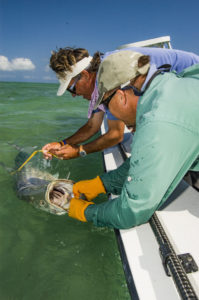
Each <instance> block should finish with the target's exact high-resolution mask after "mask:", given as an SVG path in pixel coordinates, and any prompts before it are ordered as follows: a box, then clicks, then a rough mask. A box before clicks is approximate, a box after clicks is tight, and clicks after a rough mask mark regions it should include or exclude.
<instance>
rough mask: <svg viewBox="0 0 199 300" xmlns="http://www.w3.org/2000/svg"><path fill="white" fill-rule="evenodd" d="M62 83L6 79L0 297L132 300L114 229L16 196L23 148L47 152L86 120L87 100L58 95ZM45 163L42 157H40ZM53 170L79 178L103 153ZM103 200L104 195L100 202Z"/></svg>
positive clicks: (99, 168)
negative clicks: (50, 210) (44, 148)
mask: <svg viewBox="0 0 199 300" xmlns="http://www.w3.org/2000/svg"><path fill="white" fill-rule="evenodd" d="M56 90H57V85H56V84H37V83H13V82H9V83H7V82H0V300H31V299H34V300H35V299H37V300H40V299H48V300H51V299H52V300H54V299H56V300H62V299H64V300H65V299H67V300H76V299H81V300H84V299H85V300H86V299H88V298H89V299H92V300H97V299H103V300H106V299H107V300H112V299H114V300H117V299H118V300H123V299H124V300H125V299H130V296H129V293H128V289H127V285H126V282H125V278H124V273H123V269H122V263H121V260H120V255H119V251H118V247H117V243H116V240H115V235H114V231H113V230H111V229H107V228H96V227H94V225H92V224H89V223H81V222H78V221H77V220H74V219H71V218H69V217H67V216H66V215H64V216H55V215H52V214H48V213H47V212H44V211H42V210H39V209H36V208H34V207H33V206H32V205H31V204H29V203H27V202H25V201H22V200H20V199H18V197H17V194H16V190H15V182H14V177H13V176H12V175H11V174H10V171H11V170H13V169H14V168H15V157H16V156H17V154H18V153H19V151H20V149H26V148H27V147H35V148H34V149H41V147H42V146H43V145H45V144H46V143H48V142H52V141H57V140H60V139H63V138H66V137H67V136H69V135H71V134H72V133H74V132H75V131H76V130H77V129H78V128H80V127H81V126H82V125H83V124H84V123H85V122H86V120H87V109H88V102H87V101H85V100H82V99H81V98H76V99H73V98H72V97H71V96H70V95H65V96H63V97H56ZM34 161H35V162H37V161H38V165H39V164H41V163H44V164H45V162H44V160H43V158H42V155H41V154H37V155H36V156H35V157H34ZM48 168H50V170H51V171H52V173H55V172H56V173H59V177H60V178H65V177H66V176H67V175H68V174H69V172H70V179H72V180H75V181H78V180H81V179H89V178H93V177H94V176H96V175H98V174H101V173H102V172H103V163H102V154H101V153H94V154H90V155H88V156H87V157H85V158H77V159H73V160H70V161H60V160H57V159H53V161H52V162H51V164H50V165H48ZM104 200H105V198H103V197H98V199H97V201H98V202H101V201H104Z"/></svg>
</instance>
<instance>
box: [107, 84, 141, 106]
mask: <svg viewBox="0 0 199 300" xmlns="http://www.w3.org/2000/svg"><path fill="white" fill-rule="evenodd" d="M130 89H132V90H133V92H134V94H135V96H142V95H143V92H141V91H139V90H138V89H137V88H136V87H135V86H133V85H127V86H125V87H123V88H119V89H117V90H116V91H114V92H113V93H112V94H111V95H110V96H109V97H108V98H106V99H105V100H104V101H103V102H102V104H103V105H105V107H106V108H108V106H109V103H110V101H111V100H112V98H113V97H114V95H115V94H116V92H117V91H118V90H122V91H126V90H130Z"/></svg>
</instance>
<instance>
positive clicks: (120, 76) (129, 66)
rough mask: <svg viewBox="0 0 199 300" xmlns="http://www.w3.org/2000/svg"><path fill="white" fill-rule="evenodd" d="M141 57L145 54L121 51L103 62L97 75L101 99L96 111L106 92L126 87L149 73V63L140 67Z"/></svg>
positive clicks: (98, 101)
mask: <svg viewBox="0 0 199 300" xmlns="http://www.w3.org/2000/svg"><path fill="white" fill-rule="evenodd" d="M141 56H143V54H141V53H138V52H135V51H131V50H120V51H118V52H114V53H112V54H110V55H109V56H107V57H106V58H105V59H104V60H103V61H102V63H101V64H100V67H99V71H98V74H97V82H98V90H99V98H98V100H97V103H96V105H95V109H96V108H97V107H98V106H99V104H100V103H101V102H102V100H103V97H104V95H105V93H106V92H108V91H111V90H113V89H114V88H117V87H121V88H122V87H125V86H126V85H128V84H129V83H130V80H132V79H133V78H135V77H136V76H138V75H144V74H146V73H147V72H148V70H149V67H150V64H149V63H148V64H146V65H144V66H143V67H140V68H139V67H138V59H139V58H140V57H141Z"/></svg>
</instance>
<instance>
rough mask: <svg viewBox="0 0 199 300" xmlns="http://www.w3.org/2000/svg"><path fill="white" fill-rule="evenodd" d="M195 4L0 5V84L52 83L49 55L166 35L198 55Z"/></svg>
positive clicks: (49, 0) (9, 0)
mask: <svg viewBox="0 0 199 300" xmlns="http://www.w3.org/2000/svg"><path fill="white" fill-rule="evenodd" d="M198 11H199V0H189V1H185V0H164V1H162V0H159V1H158V0H142V1H139V0H137V1H135V0H100V1H96V0H92V1H91V0H84V1H82V0H81V1H80V0H72V1H68V0H59V1H58V0H0V81H25V82H26V81H27V82H46V83H55V82H57V79H56V76H55V74H54V72H53V71H52V70H51V69H50V68H49V59H50V56H51V51H52V50H57V49H59V48H63V47H67V46H70V47H81V48H86V49H88V51H89V53H90V54H91V55H93V54H94V52H96V51H101V52H106V51H111V50H114V49H116V48H117V47H119V46H120V45H123V44H127V43H134V42H138V41H143V40H147V39H153V38H157V37H161V36H170V38H171V45H172V47H173V48H175V49H181V50H185V51H190V52H194V53H196V54H198V55H199V17H198Z"/></svg>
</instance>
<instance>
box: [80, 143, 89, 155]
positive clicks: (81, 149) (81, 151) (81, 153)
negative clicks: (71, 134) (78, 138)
mask: <svg viewBox="0 0 199 300" xmlns="http://www.w3.org/2000/svg"><path fill="white" fill-rule="evenodd" d="M79 155H80V156H82V157H85V156H86V155H87V153H86V151H85V150H84V148H83V145H80V146H79Z"/></svg>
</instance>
